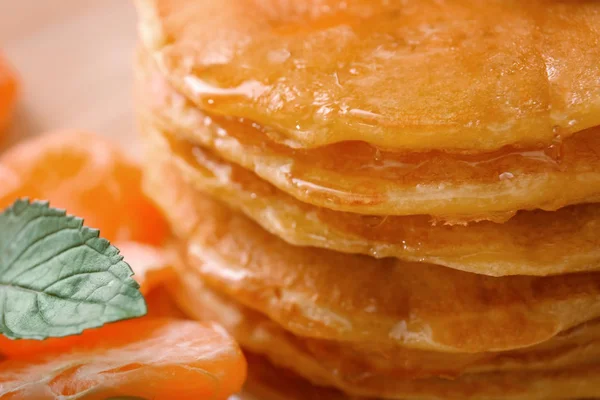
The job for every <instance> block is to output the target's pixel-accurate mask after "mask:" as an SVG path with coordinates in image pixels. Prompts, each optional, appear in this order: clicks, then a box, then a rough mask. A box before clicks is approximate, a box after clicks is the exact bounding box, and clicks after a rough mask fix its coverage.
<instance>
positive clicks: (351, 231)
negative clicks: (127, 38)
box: [144, 123, 600, 276]
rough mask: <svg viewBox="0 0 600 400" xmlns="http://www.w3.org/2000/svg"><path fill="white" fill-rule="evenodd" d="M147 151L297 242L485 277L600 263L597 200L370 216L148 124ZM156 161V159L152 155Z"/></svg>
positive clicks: (551, 271) (540, 272)
mask: <svg viewBox="0 0 600 400" xmlns="http://www.w3.org/2000/svg"><path fill="white" fill-rule="evenodd" d="M144 131H145V134H146V142H147V148H148V157H149V158H150V159H152V160H160V159H165V160H167V162H169V163H170V164H171V165H172V168H174V169H176V170H178V171H179V172H178V173H179V174H180V175H181V176H182V177H184V181H183V182H182V183H181V184H182V185H192V186H193V187H195V188H196V189H199V190H202V191H204V192H207V193H210V195H211V196H213V197H215V198H217V199H219V200H220V201H223V202H225V203H226V204H227V205H228V206H230V207H232V208H234V209H237V210H240V211H242V212H243V213H244V214H246V215H247V216H249V217H250V218H252V219H254V220H255V221H257V222H258V223H259V224H260V225H261V226H262V227H263V228H265V229H266V230H268V231H269V232H271V233H273V234H274V235H277V236H279V237H281V238H283V239H284V240H286V241H287V242H289V243H291V244H294V245H300V246H314V247H325V248H329V249H332V250H336V251H341V252H346V253H362V254H369V255H371V256H375V257H378V258H381V257H397V258H400V259H403V260H407V261H420V262H428V263H432V264H438V265H444V266H448V267H452V268H455V269H459V270H463V271H468V272H474V273H478V274H484V275H493V276H502V275H517V274H519V275H550V274H559V273H570V272H578V271H592V270H597V269H599V268H600V237H599V236H598V230H599V229H600V206H599V205H597V204H587V205H578V206H571V207H567V208H563V209H561V210H559V211H556V212H545V211H539V210H538V211H529V212H520V213H518V214H517V215H516V216H515V217H513V218H512V219H510V220H509V221H507V222H506V223H504V224H497V223H492V222H479V223H471V224H469V225H468V226H448V225H442V224H438V225H434V226H432V224H431V221H430V218H429V217H427V216H402V217H398V216H389V217H374V216H362V215H358V214H352V213H343V212H337V211H332V210H328V209H325V208H320V207H315V206H311V205H308V204H305V203H302V202H300V201H298V200H296V199H295V198H293V197H291V196H289V195H287V194H285V193H284V192H282V191H280V190H278V189H277V188H275V187H273V186H272V185H270V184H269V183H267V182H266V181H263V180H262V179H260V178H259V177H258V176H257V175H255V174H253V173H252V172H250V171H247V170H245V169H244V168H241V167H240V166H238V165H236V164H234V163H229V162H226V161H225V160H223V159H222V158H220V157H218V156H215V155H214V154H213V153H212V152H211V151H209V150H207V149H205V148H202V147H200V146H197V145H194V144H192V143H191V142H189V141H187V140H182V139H177V138H176V137H175V136H173V135H170V134H164V133H161V132H158V130H157V129H156V128H155V127H153V126H152V124H149V123H145V124H144ZM155 162H157V163H159V162H160V161H155Z"/></svg>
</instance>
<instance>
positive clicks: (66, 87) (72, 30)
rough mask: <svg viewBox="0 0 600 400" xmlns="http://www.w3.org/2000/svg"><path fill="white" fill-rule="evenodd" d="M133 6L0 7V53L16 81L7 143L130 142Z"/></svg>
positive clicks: (37, 1) (69, 2)
mask: <svg viewBox="0 0 600 400" xmlns="http://www.w3.org/2000/svg"><path fill="white" fill-rule="evenodd" d="M135 44H136V15H135V10H134V7H133V4H132V1H131V0H52V1H47V0H18V1H12V0H0V51H3V52H4V53H5V56H6V57H7V58H8V60H9V61H10V62H11V63H12V64H13V65H14V66H15V68H16V69H17V71H18V72H19V74H20V75H21V79H22V84H23V88H22V93H21V99H20V103H19V106H18V108H17V113H16V119H15V121H14V124H13V126H12V128H11V130H10V140H11V141H14V140H17V139H18V138H22V137H25V136H29V135H35V134H39V133H42V132H47V131H52V130H59V129H79V130H86V131H92V132H96V133H99V134H103V135H107V136H110V137H113V138H116V139H117V140H119V141H121V142H123V143H124V144H125V145H129V144H130V143H131V142H132V141H134V140H135V135H134V123H133V119H132V111H131V110H132V105H131V98H132V96H131V85H132V83H131V80H132V72H131V60H132V55H133V49H134V47H135Z"/></svg>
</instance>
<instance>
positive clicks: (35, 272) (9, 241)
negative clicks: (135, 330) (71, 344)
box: [0, 199, 147, 339]
mask: <svg viewBox="0 0 600 400" xmlns="http://www.w3.org/2000/svg"><path fill="white" fill-rule="evenodd" d="M132 275H133V271H132V270H131V268H130V267H129V265H127V263H125V262H124V261H123V256H121V255H120V254H119V250H118V249H116V248H115V247H114V246H111V245H110V243H109V242H108V241H107V240H105V239H102V238H100V237H99V231H98V230H96V229H90V228H87V227H85V226H83V220H82V219H81V218H77V217H74V216H70V215H66V212H65V211H63V210H58V209H54V208H51V207H49V205H48V203H47V202H29V200H27V199H20V200H17V201H16V202H15V203H14V204H13V205H12V206H10V207H9V208H7V209H6V210H5V211H4V212H2V214H0V333H2V334H4V335H5V336H8V337H9V338H12V339H19V338H21V339H45V338H47V337H63V336H68V335H73V334H78V333H81V332H82V331H83V330H84V329H88V328H95V327H99V326H102V325H104V324H105V323H108V322H114V321H118V320H122V319H128V318H134V317H139V316H142V315H145V314H146V312H147V309H146V303H145V301H144V298H143V296H142V294H141V293H140V291H139V285H138V284H137V282H136V281H135V280H134V279H133V278H132V277H131V276H132Z"/></svg>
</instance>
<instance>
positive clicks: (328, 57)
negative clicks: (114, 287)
mask: <svg viewBox="0 0 600 400" xmlns="http://www.w3.org/2000/svg"><path fill="white" fill-rule="evenodd" d="M137 3H138V8H139V11H140V18H141V22H140V36H141V43H142V45H141V46H140V47H141V48H140V51H139V53H138V57H137V64H136V94H137V96H136V97H137V110H138V117H139V118H138V119H139V123H140V126H141V128H142V131H143V137H144V141H145V144H146V148H147V155H146V157H145V159H146V172H147V173H146V189H147V191H148V193H149V194H150V195H151V196H152V197H153V198H154V199H155V201H156V202H157V203H158V204H159V205H160V206H161V207H162V209H163V210H164V212H165V214H166V215H167V217H168V218H169V219H170V222H171V225H172V227H173V230H174V232H175V234H176V235H177V237H178V242H177V243H178V244H177V247H178V249H179V251H180V254H181V259H182V263H181V264H182V266H180V277H181V279H180V282H179V284H178V286H177V287H176V288H174V290H173V293H175V295H176V297H177V300H178V302H179V304H180V306H181V307H182V308H184V309H185V310H186V312H187V313H189V315H190V316H192V317H195V318H211V319H215V320H217V321H219V322H220V323H221V324H223V325H224V326H225V327H226V328H227V329H229V330H230V331H231V333H232V334H233V335H234V336H235V337H236V338H237V340H239V342H240V343H241V345H242V346H243V347H244V348H245V349H246V350H247V351H248V358H249V361H250V376H251V378H252V381H251V385H252V387H253V388H254V389H256V390H257V391H259V392H261V393H262V395H263V396H264V398H265V399H270V398H273V399H347V398H354V397H359V398H363V397H366V398H384V399H413V398H418V399H448V398H457V399H554V398H557V399H564V398H590V397H600V272H596V271H600V235H599V233H600V204H599V203H598V202H600V2H594V1H558V0H533V1H527V2H525V1H518V0H492V1H490V0H447V1H434V0H426V1H423V0H402V1H401V0H397V1H393V0H392V1H375V0H348V1H338V0H304V1H285V0H254V1H252V0H221V1H214V0H138V1H137Z"/></svg>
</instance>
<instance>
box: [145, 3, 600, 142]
mask: <svg viewBox="0 0 600 400" xmlns="http://www.w3.org/2000/svg"><path fill="white" fill-rule="evenodd" d="M137 5H138V9H139V10H140V15H141V21H140V34H141V38H142V42H143V44H144V47H145V48H146V49H147V50H148V51H149V52H151V54H152V56H153V58H154V59H156V60H157V62H158V64H159V66H160V69H161V71H162V72H163V73H164V74H165V75H167V76H169V80H170V81H171V82H172V83H173V84H174V85H175V86H176V87H177V88H178V90H180V91H182V92H183V93H185V94H186V95H187V96H188V97H189V98H190V99H192V100H193V101H194V103H195V104H196V105H197V106H198V107H199V108H200V109H203V110H206V111H210V112H212V113H215V114H220V115H230V116H236V117H242V118H247V119H248V120H251V121H254V122H257V123H259V124H260V125H262V126H265V127H267V128H266V129H268V132H269V134H270V136H271V137H272V138H274V139H275V140H276V141H279V142H281V143H286V144H289V145H291V146H293V147H315V146H320V145H325V144H331V143H337V142H342V141H349V140H361V141H365V142H368V143H372V144H375V145H377V146H381V147H383V148H393V149H409V150H415V149H443V150H452V151H463V150H467V151H481V150H495V149H499V148H501V147H503V146H506V145H519V146H537V145H539V144H546V145H549V144H551V143H552V142H553V141H554V140H556V138H557V137H561V138H566V137H568V136H570V135H572V134H573V133H575V132H578V131H581V130H584V129H586V128H589V127H593V126H597V125H600V85H599V84H598V79H599V77H600V65H599V64H598V59H600V47H599V46H597V43H598V40H599V39H600V28H598V27H599V26H600V5H599V4H598V3H597V2H594V1H584V0H580V1H577V0H574V1H568V2H567V1H560V0H533V1H527V2H523V1H518V0H509V1H506V0H493V1H489V0H453V1H435V0H427V1H421V0H407V1H401V2H399V1H392V2H379V1H372V0H350V1H344V2H339V1H337V0H311V1H303V2H289V1H282V0H222V1H219V2H214V1H212V0H193V1H192V0H137ZM207 16H210V17H207ZM490 54H493V56H490Z"/></svg>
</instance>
